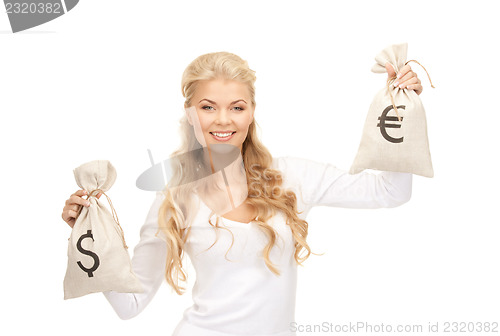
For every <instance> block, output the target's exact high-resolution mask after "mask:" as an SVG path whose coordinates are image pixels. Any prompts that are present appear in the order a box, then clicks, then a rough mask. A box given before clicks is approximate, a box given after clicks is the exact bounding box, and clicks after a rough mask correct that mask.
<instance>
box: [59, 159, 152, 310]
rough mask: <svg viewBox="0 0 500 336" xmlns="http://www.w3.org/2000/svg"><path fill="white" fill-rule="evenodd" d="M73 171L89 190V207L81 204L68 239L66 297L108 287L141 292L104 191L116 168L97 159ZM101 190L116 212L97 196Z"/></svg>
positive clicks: (99, 290) (121, 234)
mask: <svg viewBox="0 0 500 336" xmlns="http://www.w3.org/2000/svg"><path fill="white" fill-rule="evenodd" d="M73 173H74V175H75V179H76V183H77V184H78V186H80V188H82V189H84V190H86V191H87V192H88V194H87V195H88V197H87V200H88V201H89V202H90V206H89V207H85V206H83V207H81V209H80V212H79V214H78V216H77V218H76V221H75V224H74V226H73V229H72V231H71V236H70V237H69V239H68V266H67V269H66V276H65V278H64V299H65V300H66V299H72V298H76V297H81V296H83V295H87V294H90V293H96V292H104V291H109V290H113V291H116V292H123V293H141V292H142V291H143V288H142V286H141V283H140V281H139V280H138V279H137V277H136V275H135V274H134V272H133V270H132V264H131V260H130V256H129V254H128V247H127V245H126V243H125V237H124V234H123V230H122V228H121V226H120V224H119V222H118V216H117V215H116V211H115V209H114V208H113V204H112V203H111V200H110V199H109V197H108V195H106V194H105V192H106V191H108V190H109V189H110V188H111V186H112V185H113V184H114V182H115V180H116V170H115V168H114V167H113V165H112V164H111V163H110V162H109V161H107V160H95V161H91V162H87V163H85V164H82V165H81V166H79V167H78V168H75V169H74V170H73ZM99 192H102V194H103V195H105V196H106V198H107V199H108V201H109V204H110V206H111V209H112V211H113V214H111V213H110V211H109V210H108V209H107V208H106V207H105V206H104V205H103V204H102V202H101V201H100V200H99V199H98V198H97V194H98V193H99Z"/></svg>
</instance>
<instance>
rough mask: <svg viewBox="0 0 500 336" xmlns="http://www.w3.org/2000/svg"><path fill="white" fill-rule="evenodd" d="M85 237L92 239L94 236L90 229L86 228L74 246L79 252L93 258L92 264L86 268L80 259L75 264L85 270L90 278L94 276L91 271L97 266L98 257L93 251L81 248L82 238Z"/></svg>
mask: <svg viewBox="0 0 500 336" xmlns="http://www.w3.org/2000/svg"><path fill="white" fill-rule="evenodd" d="M85 238H92V240H94V237H93V236H92V230H87V233H85V234H82V235H81V237H80V238H79V239H78V242H77V243H76V248H77V249H78V251H80V252H81V253H83V254H85V255H88V256H91V257H92V258H93V259H94V265H93V266H92V267H91V268H86V267H85V266H83V264H82V263H81V262H80V261H78V262H77V264H78V266H80V268H81V269H82V270H83V271H84V272H87V274H88V276H89V278H91V277H93V276H94V274H93V273H92V272H95V270H96V269H97V267H99V257H98V256H97V254H95V253H94V252H92V251H89V250H85V249H84V248H82V240H84V239H85Z"/></svg>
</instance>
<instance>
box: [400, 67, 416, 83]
mask: <svg viewBox="0 0 500 336" xmlns="http://www.w3.org/2000/svg"><path fill="white" fill-rule="evenodd" d="M413 78H417V79H418V76H417V74H416V73H415V72H413V71H411V70H410V71H408V72H407V73H406V74H405V75H404V76H402V77H401V78H399V79H398V80H397V81H398V82H399V84H402V83H404V82H407V81H409V80H412V79H413Z"/></svg>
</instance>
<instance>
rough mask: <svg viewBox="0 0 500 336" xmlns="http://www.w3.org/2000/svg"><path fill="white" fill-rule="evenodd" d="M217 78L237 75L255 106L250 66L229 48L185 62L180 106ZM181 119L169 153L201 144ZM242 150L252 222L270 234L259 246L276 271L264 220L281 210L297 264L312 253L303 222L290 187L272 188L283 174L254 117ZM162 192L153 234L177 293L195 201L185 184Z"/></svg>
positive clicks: (177, 177) (185, 165)
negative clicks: (162, 243) (200, 84)
mask: <svg viewBox="0 0 500 336" xmlns="http://www.w3.org/2000/svg"><path fill="white" fill-rule="evenodd" d="M218 78H222V79H231V80H237V81H240V82H242V83H244V84H247V85H248V88H249V91H250V96H251V103H252V105H253V107H254V108H255V106H256V103H255V87H254V82H255V80H256V76H255V71H253V70H251V69H250V68H249V67H248V63H247V62H246V61H244V60H243V59H241V58H240V57H239V56H237V55H235V54H232V53H229V52H214V53H208V54H204V55H201V56H199V57H197V58H196V59H195V60H194V61H193V62H191V64H189V65H188V67H187V68H186V70H185V71H184V73H183V76H182V83H181V85H182V95H183V96H184V97H185V103H184V107H189V106H190V105H191V98H192V97H193V94H194V92H195V90H196V86H197V81H199V80H211V79H218ZM180 124H181V125H180V129H181V132H180V133H181V137H182V140H181V146H180V147H179V149H177V150H176V151H175V152H173V153H172V154H171V157H174V156H176V157H179V155H181V154H185V153H188V152H193V151H195V150H196V149H200V144H199V143H198V142H197V141H196V137H195V133H194V129H193V126H191V125H190V124H189V122H188V119H187V117H186V115H184V116H183V117H182V118H181V120H180ZM241 155H242V158H243V162H244V166H245V173H246V178H247V181H248V200H247V203H248V204H249V205H251V206H253V207H254V208H255V209H257V217H256V220H255V223H256V224H257V225H258V227H259V228H260V229H261V230H262V231H263V232H264V233H265V234H266V236H267V237H268V238H269V242H268V244H267V246H266V247H265V248H264V250H263V256H264V261H265V263H266V265H267V267H268V268H269V270H270V271H271V272H273V273H274V274H276V275H280V272H279V270H278V269H277V268H276V267H275V265H273V264H272V263H271V261H270V259H269V254H270V252H271V249H272V247H273V246H274V244H275V242H276V240H277V238H278V237H277V233H276V231H275V230H274V229H273V228H272V227H271V226H270V225H269V224H267V221H268V220H269V219H270V218H271V217H272V216H273V215H274V214H275V213H276V211H282V212H283V213H284V215H285V216H286V219H287V224H288V225H289V226H290V228H291V231H292V235H293V237H294V240H295V254H294V257H295V260H296V262H297V264H298V265H302V262H304V261H305V260H306V259H307V258H308V257H309V256H310V254H311V253H312V252H311V249H310V248H309V245H308V244H307V242H306V238H307V234H308V223H307V221H305V220H303V219H300V218H299V217H298V215H297V214H298V210H297V198H296V195H295V193H294V192H293V191H292V190H290V189H288V190H285V192H279V193H276V190H282V189H281V186H282V183H283V180H282V175H281V172H280V171H279V170H276V169H271V168H270V167H271V164H272V156H271V154H270V153H269V151H268V150H267V148H266V147H265V146H264V145H263V144H262V143H261V142H260V140H259V139H258V136H257V129H256V121H255V118H254V119H253V121H252V123H251V124H250V126H249V129H248V134H247V138H246V139H245V141H244V142H243V145H242V151H241ZM193 166H194V165H193V162H187V161H186V162H181V164H180V165H178V167H177V169H178V170H179V171H175V172H174V173H173V180H172V181H169V184H171V183H173V184H175V185H181V184H182V181H181V180H182V175H181V172H180V170H183V172H184V173H183V174H185V171H186V170H189V169H193ZM174 170H175V169H174ZM264 173H265V175H264ZM262 176H265V178H262ZM250 181H258V182H259V183H250ZM163 192H164V194H165V196H166V197H165V200H164V201H163V203H162V204H161V206H160V210H159V219H158V226H159V228H158V232H157V234H158V233H159V232H160V231H162V233H163V234H164V237H165V239H166V244H167V257H166V259H167V260H166V269H165V279H166V280H167V282H168V284H169V285H170V286H171V287H172V288H173V289H174V290H175V291H176V292H177V294H179V295H181V294H184V291H185V288H184V287H181V286H180V285H179V280H180V281H183V282H185V281H186V280H187V274H186V272H185V270H184V269H183V264H182V261H183V257H184V245H185V243H186V241H187V238H188V236H189V230H190V227H189V226H187V225H186V223H188V222H189V221H190V219H191V216H193V212H194V211H193V204H194V203H193V200H192V197H191V196H192V190H189V188H175V189H169V188H168V186H167V187H166V188H165V190H164V191H163ZM174 199H175V201H174ZM218 219H219V218H217V221H216V223H215V225H214V224H213V223H212V222H211V221H210V220H209V223H210V224H211V225H212V226H214V227H215V228H221V227H220V226H219V221H218ZM214 244H215V242H214ZM212 246H213V244H212ZM303 249H305V250H306V251H307V252H306V255H305V256H300V252H301V251H302V250H303ZM313 254H314V253H313Z"/></svg>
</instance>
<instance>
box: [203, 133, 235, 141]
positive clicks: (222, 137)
mask: <svg viewBox="0 0 500 336" xmlns="http://www.w3.org/2000/svg"><path fill="white" fill-rule="evenodd" d="M209 133H210V134H211V135H212V137H213V138H214V139H215V140H217V141H229V140H230V139H231V138H232V137H233V134H234V133H236V131H233V132H232V131H229V132H209Z"/></svg>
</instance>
